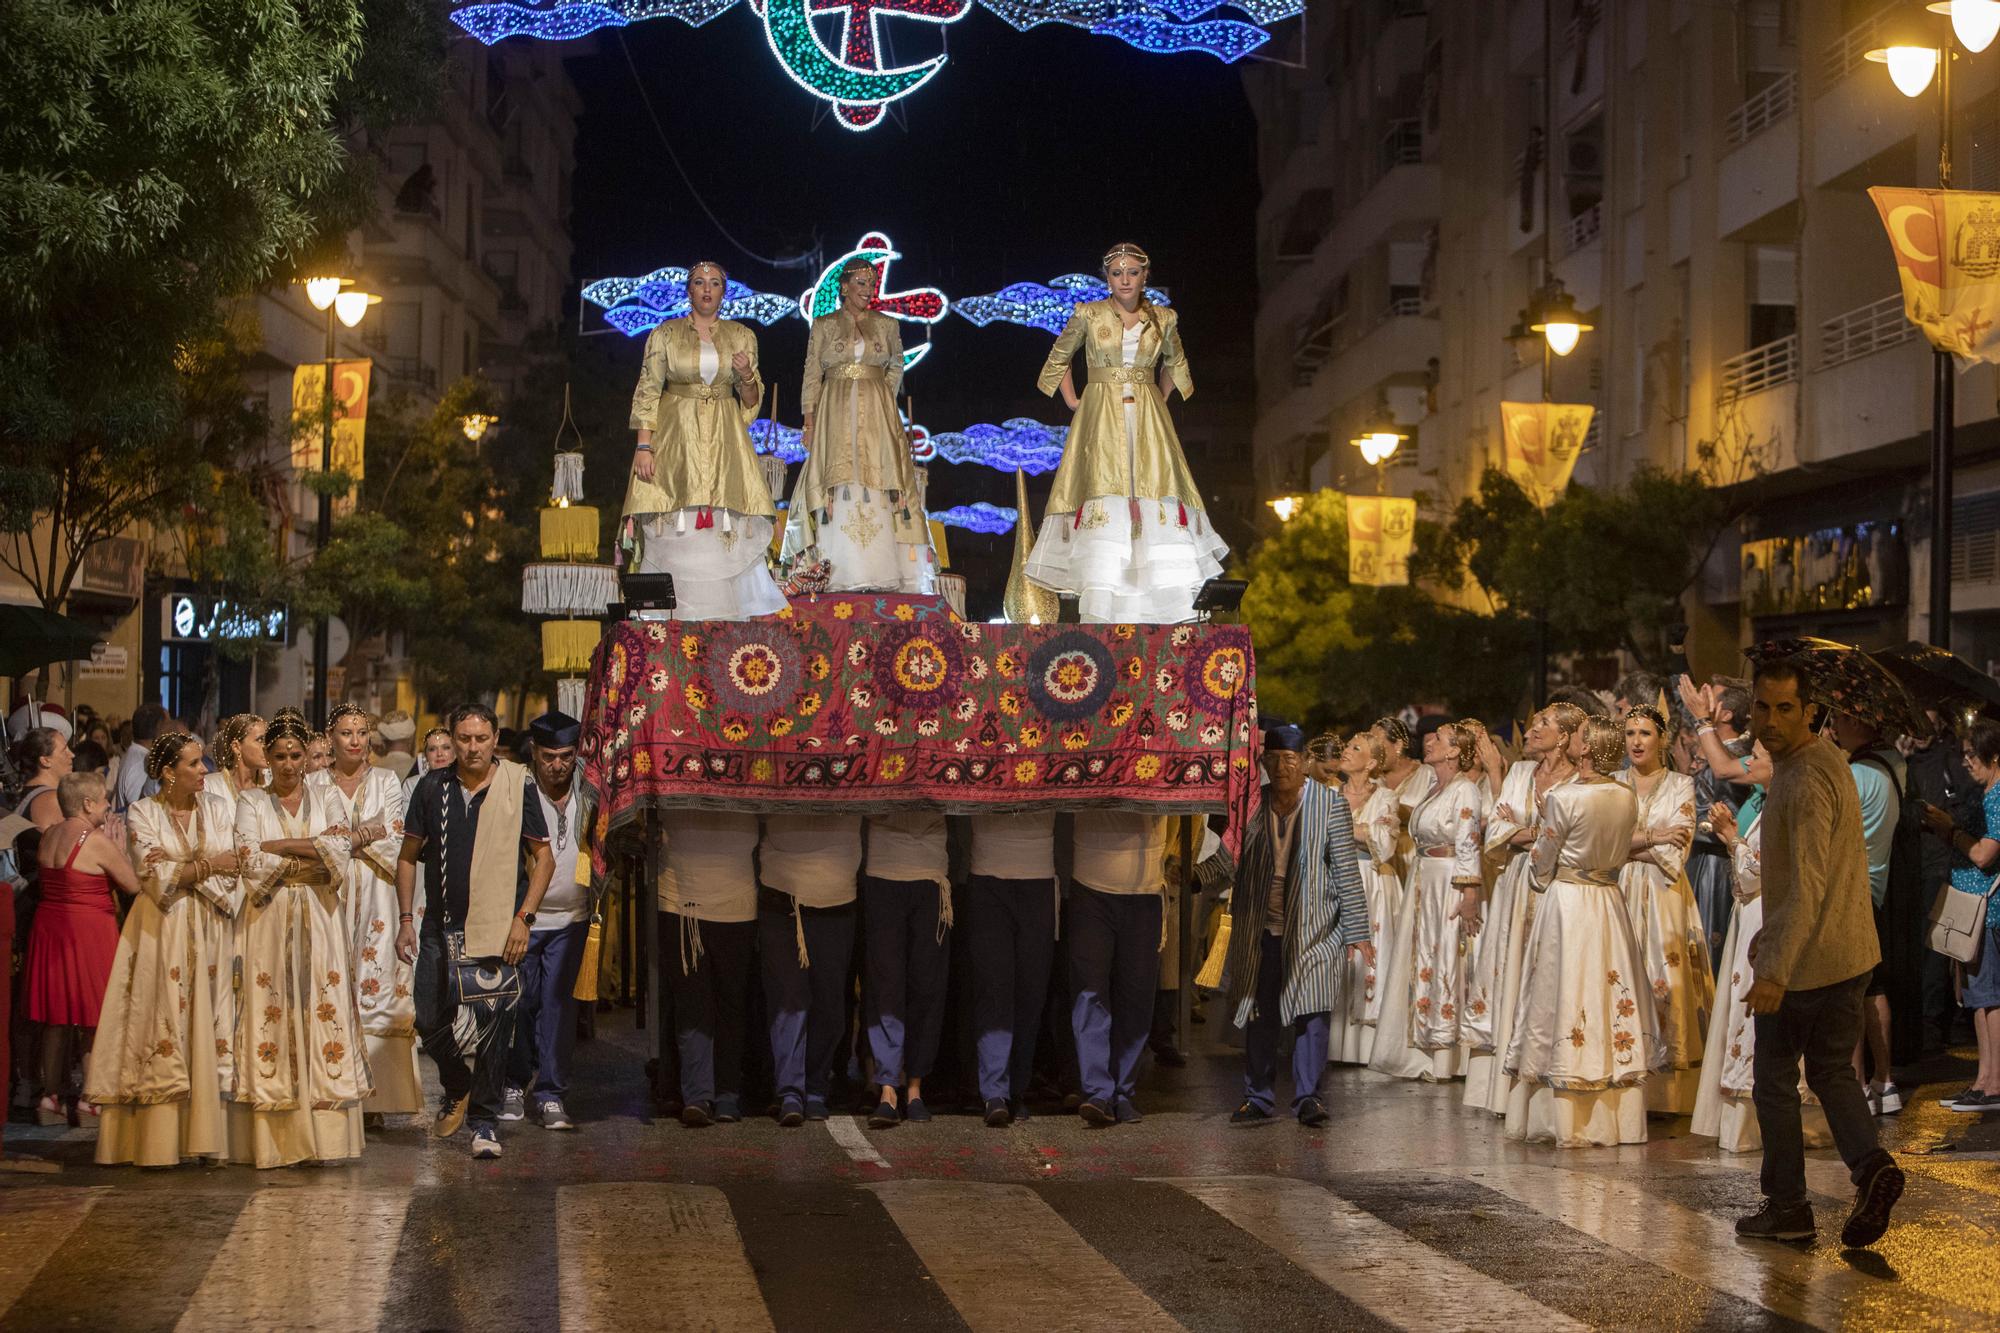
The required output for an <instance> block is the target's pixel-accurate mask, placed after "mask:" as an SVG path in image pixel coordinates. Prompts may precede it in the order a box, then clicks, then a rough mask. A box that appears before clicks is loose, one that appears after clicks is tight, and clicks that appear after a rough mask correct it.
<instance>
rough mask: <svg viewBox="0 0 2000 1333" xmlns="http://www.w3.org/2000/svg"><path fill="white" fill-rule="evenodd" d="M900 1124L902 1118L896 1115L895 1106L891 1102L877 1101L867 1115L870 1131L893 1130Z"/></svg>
mask: <svg viewBox="0 0 2000 1333" xmlns="http://www.w3.org/2000/svg"><path fill="white" fill-rule="evenodd" d="M902 1123H903V1117H902V1116H901V1115H900V1114H898V1113H897V1111H896V1104H895V1103H894V1102H892V1101H888V1100H883V1101H879V1102H877V1103H875V1109H874V1110H873V1111H870V1112H869V1113H868V1128H870V1129H894V1128H895V1127H896V1126H898V1125H900V1124H902Z"/></svg>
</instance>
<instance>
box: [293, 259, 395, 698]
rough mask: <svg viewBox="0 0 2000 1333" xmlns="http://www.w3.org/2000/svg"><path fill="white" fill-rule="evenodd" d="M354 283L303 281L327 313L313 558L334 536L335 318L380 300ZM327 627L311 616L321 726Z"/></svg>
mask: <svg viewBox="0 0 2000 1333" xmlns="http://www.w3.org/2000/svg"><path fill="white" fill-rule="evenodd" d="M353 286H354V283H353V280H352V279H349V278H341V277H333V276H326V277H316V278H307V279H306V281H305V289H306V299H307V300H308V301H310V302H312V305H313V308H314V309H315V310H321V311H324V312H325V313H326V359H325V361H324V363H323V364H324V367H325V372H324V374H323V375H322V376H321V379H322V381H323V383H322V384H321V393H320V439H319V471H320V477H321V485H320V488H319V521H318V523H317V524H316V525H315V528H314V532H313V557H314V559H315V560H317V559H318V558H319V557H320V556H321V555H322V554H324V553H325V551H326V547H327V543H328V542H330V541H331V540H332V539H333V493H332V492H331V491H330V490H328V489H327V487H326V485H325V484H324V481H325V478H326V476H327V474H329V473H331V472H332V471H333V415H334V383H333V367H334V358H335V356H336V354H337V353H336V350H335V347H334V342H333V337H334V321H335V320H336V319H338V320H339V322H340V323H342V324H344V325H346V326H347V327H348V328H350V329H351V328H353V327H355V326H356V325H357V324H359V323H360V322H361V320H362V317H363V316H365V315H366V314H367V313H368V307H369V306H371V305H375V304H376V303H378V302H380V301H381V299H382V298H381V297H379V296H373V295H370V294H369V293H367V292H362V291H353V290H350V289H351V288H352V287H353ZM327 628H328V617H327V615H326V613H325V612H321V613H320V614H319V615H317V616H315V617H313V654H312V656H313V660H312V695H313V716H314V718H315V719H316V723H315V724H316V725H317V726H320V727H324V726H325V725H326V717H327V713H328V711H329V710H328V708H327V699H326V674H327V637H328V636H327Z"/></svg>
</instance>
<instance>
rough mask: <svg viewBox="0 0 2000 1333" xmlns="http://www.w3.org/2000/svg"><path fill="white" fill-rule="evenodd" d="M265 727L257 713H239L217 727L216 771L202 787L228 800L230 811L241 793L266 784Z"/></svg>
mask: <svg viewBox="0 0 2000 1333" xmlns="http://www.w3.org/2000/svg"><path fill="white" fill-rule="evenodd" d="M264 727H265V722H264V719H263V718H261V717H258V716H257V715H256V714H255V713H238V714H236V715H235V716H234V717H227V718H224V719H223V720H222V725H221V726H219V727H217V728H216V729H215V772H213V773H211V774H209V775H208V785H207V786H206V787H205V788H203V790H204V791H206V792H208V794H209V795H211V796H219V797H221V798H222V799H223V800H225V801H227V802H229V808H230V810H231V811H234V810H235V809H236V798H237V797H238V796H241V795H242V794H243V793H244V792H246V791H249V790H250V789H251V788H252V787H261V786H263V785H264Z"/></svg>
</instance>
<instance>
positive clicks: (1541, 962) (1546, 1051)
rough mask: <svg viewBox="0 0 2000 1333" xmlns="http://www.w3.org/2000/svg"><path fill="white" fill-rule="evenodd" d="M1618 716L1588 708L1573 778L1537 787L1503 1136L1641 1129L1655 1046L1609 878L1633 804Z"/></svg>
mask: <svg viewBox="0 0 2000 1333" xmlns="http://www.w3.org/2000/svg"><path fill="white" fill-rule="evenodd" d="M1621 742H1622V737H1621V735H1620V733H1619V728H1618V724H1617V723H1615V722H1612V721H1611V720H1609V719H1608V718H1591V719H1590V720H1589V721H1587V722H1585V723H1584V724H1583V727H1582V729H1581V730H1580V731H1579V732H1578V733H1577V739H1576V741H1575V742H1573V745H1574V748H1575V751H1576V753H1577V758H1578V760H1579V768H1578V773H1577V776H1576V779H1575V781H1573V782H1565V783H1561V784H1558V785H1557V786H1556V787H1554V788H1553V789H1551V790H1550V792H1549V794H1548V795H1547V796H1545V797H1543V798H1542V814H1541V826H1540V828H1539V829H1538V830H1537V831H1536V833H1535V848H1534V852H1533V854H1532V858H1531V860H1530V863H1529V871H1528V874H1529V882H1530V884H1532V886H1533V887H1534V890H1535V894H1536V896H1537V897H1538V898H1539V899H1540V900H1541V901H1540V902H1539V903H1537V904H1536V907H1535V917H1534V925H1533V927H1532V928H1531V929H1530V930H1529V933H1528V947H1527V952H1526V954H1525V955H1524V956H1523V959H1522V964H1521V966H1522V977H1521V998H1520V1002H1519V1004H1517V1005H1516V1007H1515V1013H1514V1030H1513V1034H1512V1035H1511V1037H1510V1038H1509V1039H1508V1043H1507V1054H1506V1057H1505V1058H1504V1060H1503V1061H1502V1064H1501V1068H1502V1070H1503V1071H1504V1072H1505V1073H1506V1074H1507V1075H1508V1077H1509V1078H1511V1079H1512V1080H1513V1084H1512V1086H1511V1087H1510V1088H1509V1090H1508V1095H1507V1125H1506V1134H1507V1137H1508V1138H1510V1139H1529V1140H1534V1141H1538V1142H1549V1143H1554V1144H1555V1145H1556V1146H1557V1147H1560V1148H1582V1147H1589V1146H1592V1145H1598V1146H1611V1145H1615V1144H1620V1143H1644V1142H1645V1141H1646V1094H1645V1089H1644V1086H1643V1085H1644V1084H1645V1083H1646V1082H1647V1080H1648V1078H1649V1077H1650V1076H1651V1075H1650V1071H1651V1070H1652V1068H1653V1067H1654V1066H1655V1065H1656V1064H1657V1062H1658V1057H1659V1050H1660V1047H1659V1031H1658V1029H1657V1028H1656V1027H1655V1026H1654V1019H1653V1007H1652V1006H1651V1005H1649V1004H1646V1003H1645V995H1644V986H1645V980H1644V979H1645V965H1644V964H1643V963H1642V962H1641V961H1640V959H1639V946H1638V943H1637V942H1636V941H1635V940H1634V939H1633V937H1632V923H1631V922H1630V921H1629V920H1628V919H1627V917H1626V914H1625V904H1624V901H1623V899H1622V897H1621V896H1620V893H1619V889H1618V871H1619V868H1620V867H1621V866H1623V865H1624V864H1625V859H1626V857H1627V856H1629V855H1630V853H1631V846H1632V830H1633V827H1634V826H1635V825H1636V824H1637V822H1638V810H1637V807H1636V805H1635V803H1634V801H1633V797H1632V791H1631V789H1630V788H1629V787H1626V786H1624V785H1623V784H1621V783H1619V782H1618V781H1616V780H1615V779H1613V778H1612V777H1610V776H1609V774H1611V773H1613V772H1615V771H1616V770H1617V768H1618V763H1619V760H1620V758H1621V757H1622V750H1623V745H1622V743H1621Z"/></svg>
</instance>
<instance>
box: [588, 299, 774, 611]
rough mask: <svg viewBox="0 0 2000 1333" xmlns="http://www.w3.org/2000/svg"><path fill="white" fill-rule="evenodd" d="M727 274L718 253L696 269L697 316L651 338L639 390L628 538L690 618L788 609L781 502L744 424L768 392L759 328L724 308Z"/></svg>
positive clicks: (641, 569)
mask: <svg viewBox="0 0 2000 1333" xmlns="http://www.w3.org/2000/svg"><path fill="white" fill-rule="evenodd" d="M728 283H729V279H728V276H727V275H726V274H725V273H724V272H723V271H722V266H721V265H719V264H716V263H714V262H713V261H706V260H705V261H703V262H701V263H699V264H696V265H695V266H694V267H692V268H690V269H689V270H688V281H687V293H688V313H687V315H686V316H685V317H683V318H681V319H670V320H667V321H665V322H664V323H662V324H660V325H658V326H657V327H656V328H654V330H653V331H652V333H651V334H650V335H648V336H647V338H646V358H645V362H644V363H643V365H642V366H641V367H640V370H639V385H638V387H637V388H636V389H635V390H633V393H632V429H633V430H635V431H637V432H638V434H639V443H638V448H637V449H636V450H635V451H634V453H633V455H632V475H631V480H630V482H629V483H628V484H627V486H626V489H625V509H624V531H623V534H622V540H625V541H627V542H629V543H630V544H631V545H632V546H633V547H635V548H636V553H635V558H634V561H633V566H632V567H633V569H634V570H636V571H637V572H638V573H641V574H657V573H665V574H671V575H673V576H674V597H675V599H676V602H677V603H678V606H677V609H676V612H675V614H677V615H678V616H679V617H680V618H681V619H682V620H747V619H749V618H750V617H752V616H768V615H773V614H775V613H777V612H779V611H782V610H784V609H785V596H784V594H783V593H782V592H780V591H779V590H778V585H777V583H776V582H775V581H774V580H773V579H772V577H771V569H770V565H769V564H768V563H766V560H765V555H766V553H767V552H768V551H769V550H770V547H771V533H772V530H773V527H774V526H775V524H776V522H777V515H778V511H777V509H776V508H775V507H774V506H773V505H772V503H771V493H770V490H769V489H768V488H767V487H766V486H765V484H764V474H763V472H762V470H760V469H759V468H758V466H757V455H756V451H755V450H754V449H752V448H751V445H750V436H749V433H748V431H747V429H746V427H747V426H748V425H749V423H750V422H752V421H754V420H756V419H757V407H758V404H760V403H761V402H763V400H764V382H763V380H762V379H761V378H760V377H759V376H758V373H757V335H756V334H754V333H752V332H751V331H750V330H749V329H748V328H747V327H746V326H744V325H742V324H739V323H737V322H736V321H735V320H733V319H723V318H722V317H721V314H720V311H721V309H722V301H723V297H724V295H725V293H726V291H727V288H728Z"/></svg>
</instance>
